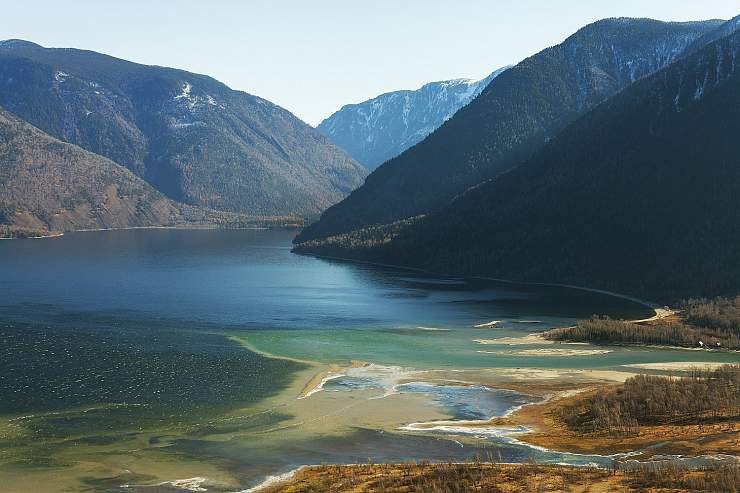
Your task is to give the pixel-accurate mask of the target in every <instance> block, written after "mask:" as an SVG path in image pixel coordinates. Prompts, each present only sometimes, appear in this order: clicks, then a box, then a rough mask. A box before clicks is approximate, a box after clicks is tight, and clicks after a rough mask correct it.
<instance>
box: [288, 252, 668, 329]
mask: <svg viewBox="0 0 740 493" xmlns="http://www.w3.org/2000/svg"><path fill="white" fill-rule="evenodd" d="M291 253H293V254H295V255H302V256H304V257H314V258H319V259H325V260H335V261H341V262H348V263H353V264H360V265H373V266H377V267H387V268H392V269H398V270H406V271H411V272H421V273H424V274H429V275H432V276H438V277H451V278H459V279H474V280H481V281H494V282H498V283H502V284H513V285H518V286H540V287H560V288H568V289H576V290H579V291H586V292H589V293H598V294H604V295H607V296H613V297H615V298H620V299H623V300H627V301H632V302H634V303H637V304H638V305H641V306H644V307H645V308H649V309H650V310H652V311H653V313H654V315H653V316H652V317H649V318H647V319H644V320H640V321H648V320H653V319H654V317H655V316H657V315H658V309H662V308H664V305H662V304H660V303H655V302H652V301H646V300H643V299H640V298H637V297H635V296H632V295H628V294H624V293H617V292H616V291H609V290H606V289H600V288H591V287H588V286H579V285H576V284H565V283H558V282H542V281H516V280H513V279H503V278H498V277H487V276H470V275H458V274H450V273H442V272H435V271H431V270H428V269H421V268H419V267H410V266H405V265H397V264H385V263H381V262H372V261H369V260H359V259H351V258H346V257H336V256H333V255H319V254H315V253H307V252H297V251H295V248H292V249H291ZM668 311H670V310H668Z"/></svg>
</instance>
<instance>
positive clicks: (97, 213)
mask: <svg viewBox="0 0 740 493" xmlns="http://www.w3.org/2000/svg"><path fill="white" fill-rule="evenodd" d="M181 221H183V215H182V212H181V210H180V207H179V205H178V204H175V203H174V202H172V201H171V200H168V199H167V198H165V197H164V196H162V194H160V193H159V192H157V191H156V190H154V189H153V188H152V187H151V186H149V185H148V184H147V183H146V182H144V181H143V180H141V179H140V178H138V177H136V176H135V175H134V174H133V173H131V172H130V171H128V170H126V169H125V168H122V167H120V166H119V165H117V164H116V163H114V162H112V161H110V160H108V159H105V158H103V157H100V156H97V155H95V154H92V153H90V152H87V151H85V150H83V149H81V148H79V147H77V146H74V145H70V144H66V143H64V142H60V141H59V140H57V139H54V138H53V137H50V136H49V135H47V134H45V133H43V132H41V131H40V130H38V129H36V128H34V127H32V126H31V125H29V124H28V123H26V122H24V121H22V120H20V119H19V118H16V117H14V116H12V115H10V114H8V113H7V112H5V111H2V110H0V237H4V236H11V235H12V236H15V235H39V234H47V233H49V232H51V231H64V230H69V229H87V228H112V227H118V228H121V227H132V226H161V225H173V224H176V223H178V222H181Z"/></svg>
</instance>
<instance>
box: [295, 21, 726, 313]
mask: <svg viewBox="0 0 740 493" xmlns="http://www.w3.org/2000/svg"><path fill="white" fill-rule="evenodd" d="M738 20H740V17H738V18H736V19H734V20H733V21H731V22H732V23H734V26H736V27H734V28H733V27H732V26H733V24H732V23H728V24H725V25H723V26H721V27H720V31H719V33H720V35H719V36H714V35H711V36H709V37H707V38H706V39H709V40H711V41H710V42H709V44H707V45H705V46H704V47H702V48H700V49H697V50H691V51H690V53H689V54H687V56H685V57H682V58H680V59H678V60H677V61H675V62H674V63H672V64H670V65H668V66H667V67H665V68H663V69H662V70H660V71H658V72H656V73H654V74H652V75H650V76H647V77H645V78H643V79H641V80H638V81H637V82H635V83H634V84H632V85H631V86H629V87H628V88H626V89H625V90H624V91H622V92H620V93H619V94H617V95H615V96H614V97H613V98H611V99H609V100H607V101H606V102H604V103H602V104H600V105H598V106H596V107H595V108H594V109H593V110H591V111H590V112H588V113H587V114H585V115H584V116H583V117H581V118H579V119H578V120H576V121H575V122H574V123H572V124H571V125H569V126H568V127H567V128H566V129H565V130H564V131H562V132H561V133H560V134H559V135H557V136H556V137H555V138H553V139H552V140H551V141H550V142H549V143H548V144H546V145H545V146H544V147H543V148H542V149H540V150H539V151H538V152H536V153H535V154H534V155H533V156H532V157H531V158H530V159H528V160H527V161H525V162H524V163H522V164H521V165H520V166H517V167H515V168H513V169H511V170H510V171H508V172H506V173H503V174H501V175H499V176H498V177H497V178H495V179H492V180H489V181H487V182H485V183H482V184H480V185H479V186H477V187H474V188H472V189H470V190H468V191H467V192H466V193H465V194H463V195H461V196H459V197H458V198H457V199H456V200H454V201H453V202H452V203H450V204H449V205H447V206H446V207H444V208H442V209H440V210H439V211H436V212H434V213H431V214H429V215H427V216H425V217H417V218H415V219H413V220H408V221H399V222H396V223H395V224H393V225H386V226H378V227H370V228H365V229H362V230H356V231H354V232H351V233H348V234H344V235H337V236H334V237H332V238H329V239H327V240H319V241H315V242H309V243H306V244H304V245H299V247H298V250H299V251H303V252H307V253H318V254H323V255H334V256H340V257H345V258H357V259H362V260H371V261H376V262H383V263H392V264H399V265H407V266H413V267H420V268H426V269H430V270H433V271H438V272H454V273H456V274H470V275H476V276H492V277H503V278H509V279H518V280H527V281H540V282H558V283H573V284H580V285H587V286H593V287H599V288H605V289H612V290H618V291H622V292H629V293H632V294H636V295H641V296H648V297H650V298H652V299H656V298H657V300H665V301H668V302H670V301H675V300H676V299H680V298H682V297H695V296H714V295H727V294H732V295H735V294H736V293H737V292H738V290H740V281H739V279H740V250H738V249H737V245H738V243H739V242H740V221H738V216H737V211H738V205H739V203H738V197H740V139H738V138H737V136H738V135H740V112H738V111H737V108H738V107H740V63H738V60H739V59H740V32H738V31H737V26H738V25H740V22H738ZM726 32H730V33H731V34H729V35H728V36H725V37H722V34H724V33H726ZM715 34H716V33H715Z"/></svg>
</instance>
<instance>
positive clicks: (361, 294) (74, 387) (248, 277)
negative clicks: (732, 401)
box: [0, 229, 733, 492]
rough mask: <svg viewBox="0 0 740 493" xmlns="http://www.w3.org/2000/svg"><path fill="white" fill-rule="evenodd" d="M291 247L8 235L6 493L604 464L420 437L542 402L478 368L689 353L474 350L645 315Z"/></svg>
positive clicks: (0, 249) (513, 446) (490, 442)
mask: <svg viewBox="0 0 740 493" xmlns="http://www.w3.org/2000/svg"><path fill="white" fill-rule="evenodd" d="M294 234H295V232H294V231H244V230H238V231H231V230H168V229H153V230H128V231H101V232H79V233H70V234H66V235H64V236H62V237H58V238H47V239H36V240H14V241H2V242H0V343H2V346H1V347H0V356H1V357H2V358H1V359H0V476H1V477H2V478H3V481H4V485H5V486H6V487H7V488H9V491H28V490H29V488H31V487H32V486H33V487H38V485H42V486H43V490H44V491H62V490H65V491H70V490H71V491H77V490H79V491H82V490H84V491H148V490H152V491H193V490H194V488H196V489H195V490H196V491H219V492H224V491H241V490H243V489H245V488H247V487H250V486H253V485H254V484H256V483H258V482H259V481H261V480H262V479H264V478H265V477H267V476H270V475H275V474H279V473H283V472H285V471H287V470H290V469H291V468H294V467H296V466H297V465H300V464H313V463H331V462H334V463H347V462H363V461H366V460H368V459H370V460H374V461H376V462H379V461H405V460H425V459H429V460H463V459H471V458H475V457H486V456H487V455H488V456H490V454H492V453H493V454H496V455H497V457H499V458H501V459H502V460H506V461H524V460H529V459H532V458H534V459H536V460H538V461H542V462H568V463H575V464H587V463H597V464H606V463H608V461H609V460H610V459H608V458H603V457H598V456H596V457H593V456H590V457H586V456H575V455H571V454H561V453H557V452H549V451H541V450H535V449H532V448H530V447H527V446H525V445H523V444H521V443H518V442H517V441H516V440H515V439H511V438H510V437H508V436H502V434H501V433H499V432H498V431H497V430H487V431H485V432H481V431H480V430H479V431H478V432H477V433H470V434H466V433H463V432H460V431H459V430H458V432H455V431H454V430H440V431H439V432H438V433H429V432H423V431H418V430H415V428H414V427H413V426H411V425H413V423H414V422H417V421H430V420H437V419H486V418H488V417H491V416H496V415H502V414H504V413H506V412H508V411H510V410H511V409H513V408H515V407H517V406H521V405H526V404H527V403H529V402H534V401H536V400H537V399H536V398H535V397H533V396H531V395H528V394H526V393H525V392H521V391H513V390H510V389H506V388H497V387H495V386H493V385H491V384H484V383H485V382H483V383H481V381H482V380H485V379H486V378H489V377H487V376H485V375H487V373H486V372H494V371H503V370H505V369H511V370H512V371H513V370H516V369H519V368H538V369H584V368H589V369H604V370H608V369H619V368H623V366H622V365H625V364H631V363H647V362H663V361H692V360H694V359H695V355H694V354H691V353H692V352H691V351H677V350H660V349H652V348H644V349H643V348H624V347H623V348H609V350H608V351H603V350H601V349H599V348H593V347H591V346H584V347H583V350H582V351H581V352H577V353H573V354H570V355H569V356H568V357H562V356H553V355H552V354H546V353H537V352H536V351H535V352H534V353H528V354H527V353H526V351H524V352H522V351H523V350H526V349H537V348H538V346H536V345H535V346H531V347H530V346H518V347H508V346H503V345H495V344H494V345H482V344H481V343H479V342H477V341H480V340H481V339H490V338H499V337H520V336H525V335H527V334H529V333H532V332H539V331H542V330H546V329H548V328H551V327H557V326H564V325H568V324H571V323H573V322H574V321H575V320H577V319H579V318H584V317H589V316H591V315H592V314H603V315H610V316H612V317H616V318H641V317H644V316H650V315H651V314H652V311H651V310H649V309H647V308H646V307H645V306H644V305H641V304H639V303H636V302H634V301H630V300H628V299H624V298H619V297H614V296H609V295H606V294H602V293H595V292H590V291H585V290H579V289H573V288H564V287H554V286H533V285H519V284H513V283H505V282H494V281H487V280H471V279H459V278H450V277H440V276H434V275H430V274H423V273H420V272H414V271H405V270H400V269H391V268H381V267H376V266H369V265H359V264H353V263H346V262H339V261H329V260H322V259H317V258H312V257H305V256H299V255H295V254H292V253H291V252H290V246H291V243H290V242H291V239H292V237H293V236H294ZM492 321H498V323H496V324H490V322H492ZM486 324H488V325H486ZM476 325H478V326H479V327H475V326H476ZM732 359H733V356H732V355H725V354H721V353H711V354H707V355H702V360H707V361H732ZM455 375H459V376H455ZM474 375H475V378H474V380H472V379H473V376H474ZM463 376H464V378H463ZM489 380H491V381H493V380H494V379H493V377H490V378H489ZM486 381H488V380H486ZM307 386H308V387H307ZM514 431H516V430H514ZM197 488H201V489H200V490H198V489H197ZM4 491H5V490H4Z"/></svg>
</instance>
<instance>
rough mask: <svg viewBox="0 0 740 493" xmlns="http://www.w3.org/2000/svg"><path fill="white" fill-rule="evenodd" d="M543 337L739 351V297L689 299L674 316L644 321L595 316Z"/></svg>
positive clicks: (571, 340) (563, 340) (557, 339)
mask: <svg viewBox="0 0 740 493" xmlns="http://www.w3.org/2000/svg"><path fill="white" fill-rule="evenodd" d="M544 337H545V338H546V339H549V340H553V341H562V342H589V343H592V344H644V345H661V346H678V347H686V348H708V349H728V350H738V349H740V296H738V297H735V298H731V299H727V298H714V299H712V300H706V299H692V300H688V301H685V302H683V303H682V304H681V307H680V310H679V311H678V312H677V313H676V314H675V315H673V316H670V317H668V318H664V319H659V320H653V321H647V322H642V323H636V322H626V321H622V320H613V319H610V318H608V317H593V318H591V319H590V320H583V321H579V322H578V323H577V324H576V325H575V326H573V327H566V328H562V329H554V330H550V331H547V332H545V334H544Z"/></svg>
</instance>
